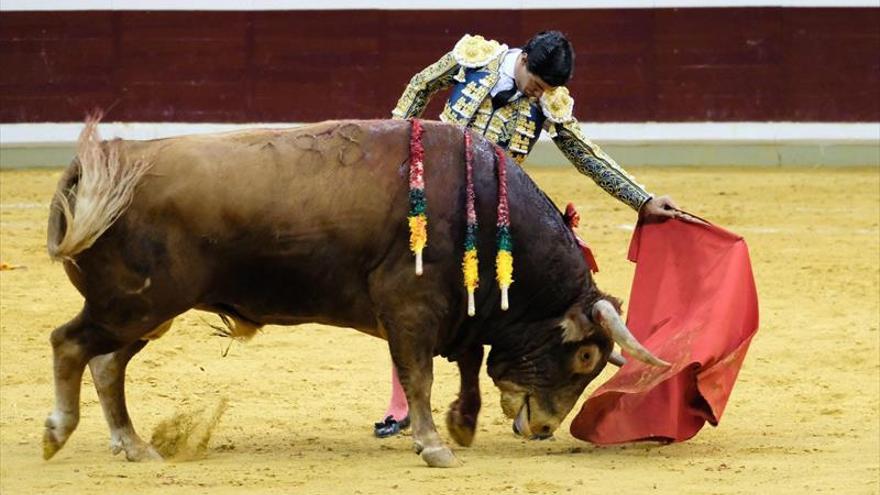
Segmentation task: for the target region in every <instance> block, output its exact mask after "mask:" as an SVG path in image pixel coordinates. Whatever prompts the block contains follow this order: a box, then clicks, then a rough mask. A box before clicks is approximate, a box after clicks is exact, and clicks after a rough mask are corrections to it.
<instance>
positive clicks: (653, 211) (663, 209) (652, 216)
mask: <svg viewBox="0 0 880 495" xmlns="http://www.w3.org/2000/svg"><path fill="white" fill-rule="evenodd" d="M680 212H681V210H679V209H678V206H677V205H676V204H675V202H674V201H672V198H670V197H669V196H659V197H653V198H651V199H650V200H648V202H647V203H645V204H644V205H642V209H641V210H640V211H639V213H640V214H641V215H642V216H644V217H645V218H647V219H649V220H664V219H666V218H676V217H678V216H679V213H680Z"/></svg>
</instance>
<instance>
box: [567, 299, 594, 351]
mask: <svg viewBox="0 0 880 495" xmlns="http://www.w3.org/2000/svg"><path fill="white" fill-rule="evenodd" d="M560 326H561V327H562V342H563V343H569V342H580V341H582V340H584V339H585V338H587V337H589V336H590V334H591V333H593V326H592V325H591V324H590V321H589V320H587V317H586V316H584V312H583V310H582V309H581V307H580V306H578V305H577V304H576V305H575V306H574V307H572V308H571V309H569V310H568V312H567V313H566V314H565V318H563V319H562V322H561V323H560Z"/></svg>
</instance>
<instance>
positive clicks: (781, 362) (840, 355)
mask: <svg viewBox="0 0 880 495" xmlns="http://www.w3.org/2000/svg"><path fill="white" fill-rule="evenodd" d="M631 171H632V172H633V173H634V174H635V175H636V177H638V178H639V180H640V181H643V182H644V183H645V184H648V185H649V186H650V188H651V190H653V191H658V192H664V193H668V194H670V195H672V196H673V197H674V198H676V199H677V200H678V202H679V203H680V205H681V206H682V207H683V208H685V209H688V210H690V211H693V212H695V213H697V214H699V215H701V216H703V217H705V218H707V219H709V220H711V221H713V222H715V223H717V224H719V225H721V226H724V227H726V228H728V229H730V230H733V231H734V232H738V233H740V234H742V235H743V236H745V238H746V240H747V241H748V244H749V247H750V249H751V254H752V262H753V265H754V271H755V276H756V278H757V285H758V292H759V295H760V301H761V329H760V330H759V332H758V334H757V336H756V337H755V339H754V341H753V343H752V348H751V350H750V352H749V355H748V357H747V358H746V361H745V365H744V367H743V370H742V372H741V374H740V379H739V382H738V384H737V386H736V388H735V390H734V392H733V395H732V397H731V400H730V404H729V406H728V408H727V410H726V412H725V415H724V417H723V418H722V420H721V424H720V426H719V427H718V428H711V427H706V428H705V429H704V430H703V431H702V432H701V433H700V434H699V435H697V436H696V437H695V438H694V439H692V440H690V441H688V442H685V443H682V444H676V445H669V446H657V445H646V444H645V445H628V446H621V447H613V448H597V447H593V446H591V445H589V444H587V443H584V442H581V441H579V440H577V439H574V438H572V437H571V436H570V435H569V434H568V422H569V421H570V420H571V415H570V416H569V418H568V421H566V423H565V424H564V425H563V426H562V428H560V430H559V432H558V433H557V437H556V439H555V440H552V441H545V442H525V441H522V440H519V439H517V438H515V437H514V436H513V434H512V433H511V432H510V424H509V422H508V421H507V420H506V419H505V418H504V416H503V414H502V412H501V409H500V407H499V404H498V393H497V391H496V390H495V388H494V387H493V386H492V385H491V381H490V380H489V379H488V377H486V376H485V372H484V375H483V380H482V384H483V414H482V416H481V419H480V424H479V426H478V434H477V439H476V442H475V445H474V446H473V447H472V448H468V449H465V448H456V449H455V450H456V453H457V455H458V456H459V458H460V459H461V460H462V461H463V462H464V466H463V467H461V468H459V469H455V470H434V469H428V468H426V467H425V466H424V464H423V463H422V461H421V459H419V457H418V456H416V455H414V454H413V453H412V451H411V441H410V440H411V439H410V438H409V437H405V436H404V437H398V438H392V439H386V440H377V439H374V438H373V437H372V422H373V421H374V420H377V419H378V418H379V415H380V414H381V413H382V411H383V410H384V406H385V401H386V400H387V394H388V389H389V384H388V376H389V358H388V353H387V348H386V345H385V342H383V341H380V340H378V339H373V338H371V337H368V336H365V335H362V334H359V333H357V332H354V331H352V330H347V329H337V328H329V327H323V326H319V325H304V326H301V327H298V328H283V327H267V328H266V329H265V331H264V332H263V334H262V335H260V336H258V337H257V338H256V339H254V340H253V341H252V342H251V343H249V344H245V345H242V344H238V343H233V344H232V345H231V348H229V351H228V355H226V356H225V357H223V352H224V351H225V350H226V348H227V346H228V345H229V342H228V341H226V340H224V339H221V338H219V337H213V336H212V335H211V333H212V330H211V328H210V327H209V323H217V321H218V320H217V318H216V317H215V316H213V315H210V314H206V313H198V312H190V313H187V314H186V315H184V316H182V317H181V318H179V319H178V320H177V322H176V323H175V327H174V328H173V329H172V330H171V332H169V333H168V334H167V335H166V336H165V337H163V338H162V339H160V340H158V341H157V342H154V343H152V344H150V345H149V346H148V347H147V348H146V349H145V350H144V351H143V352H142V353H141V354H140V355H139V356H137V357H136V358H135V359H134V360H133V361H132V364H131V366H130V367H129V373H128V390H127V391H128V399H129V401H128V403H129V408H130V410H131V413H132V416H133V420H134V423H135V426H136V427H138V429H139V431H140V432H141V434H142V436H143V437H144V438H146V439H149V438H150V436H151V433H152V432H153V431H154V430H155V429H156V428H157V426H158V425H159V424H160V422H162V421H163V420H168V419H170V418H172V416H174V415H175V413H180V414H182V416H178V418H177V419H178V420H194V421H195V423H193V425H194V427H195V430H194V433H193V435H194V437H201V438H204V437H206V436H207V435H208V434H210V432H209V431H207V430H206V428H207V427H206V425H205V423H210V417H211V415H212V414H214V413H215V412H216V411H217V409H218V407H221V405H222V404H224V402H225V404H226V405H227V407H226V410H225V414H223V416H222V418H221V420H220V421H219V423H217V424H216V425H213V426H214V427H215V428H214V429H213V434H212V435H211V437H210V442H209V443H208V446H207V451H206V452H204V453H203V454H202V455H198V454H197V453H196V454H193V453H190V454H189V456H188V457H187V455H182V456H181V458H180V459H178V460H176V461H170V462H165V463H148V464H135V463H129V462H126V461H125V460H124V459H123V458H122V456H118V457H113V456H111V454H110V451H109V449H108V443H109V434H108V430H107V426H106V424H105V422H104V418H103V416H102V413H101V408H100V405H99V404H98V402H97V397H96V394H95V391H94V388H93V386H92V383H91V379H90V377H89V374H88V372H86V375H85V378H84V383H83V393H82V418H81V421H80V424H79V428H78V430H77V431H76V432H75V433H74V434H73V436H72V437H71V439H70V441H69V442H68V443H67V445H66V446H65V448H64V449H63V450H62V451H61V452H59V453H58V455H57V456H56V457H55V458H54V459H52V460H51V461H49V462H44V461H43V460H42V458H41V452H42V447H41V438H42V430H43V421H44V419H45V417H46V415H47V413H49V411H50V409H51V407H52V404H53V391H52V376H51V353H50V347H49V343H48V336H49V333H50V332H51V331H52V329H54V328H55V327H56V326H58V325H60V324H62V323H64V322H66V321H67V320H69V319H70V318H71V317H72V316H74V315H75V314H76V312H77V311H78V310H79V308H80V305H81V298H80V296H79V294H78V293H77V292H76V291H75V290H74V288H73V286H72V285H70V283H69V282H68V281H67V279H66V277H65V275H64V273H63V270H62V268H61V266H60V265H57V264H52V263H50V262H49V260H48V257H47V255H46V252H45V251H46V250H45V231H46V218H47V211H48V202H49V200H50V198H51V196H52V193H53V191H54V189H55V184H56V181H57V179H58V177H59V175H60V170H51V171H45V170H41V171H4V172H2V173H0V193H2V194H0V196H2V197H0V241H2V243H0V262H3V263H7V264H10V265H14V266H18V268H17V269H14V270H8V271H7V270H4V271H2V272H0V317H2V325H0V384H2V387H0V492H2V493H3V494H36V493H53V494H58V493H122V492H123V491H126V490H129V491H133V490H136V491H137V493H143V494H149V493H162V494H169V493H211V494H220V493H230V492H243V491H246V492H247V493H308V494H315V493H352V494H361V493H363V494H366V493H383V494H386V493H406V494H408V493H438V494H453V493H469V494H470V493H496V494H507V493H541V494H544V493H548V494H549V493H602V492H607V491H611V492H614V493H646V492H657V493H697V494H707V493H774V494H775V493H814V492H826V493H828V492H834V493H878V491H880V484H878V480H880V467H878V466H880V414H878V401H880V383H878V381H880V355H878V347H880V332H878V327H880V287H878V282H880V233H878V232H880V231H878V221H880V211H878V210H880V172H878V169H877V168H876V167H873V168H862V169H833V170H829V169H778V168H774V169H766V168H745V169H743V168H738V169H720V168H711V169H710V168H681V169H674V168H669V169H666V168H663V169H659V168H651V169H638V168H633V169H632V170H631ZM531 172H532V174H533V176H534V177H535V179H536V180H537V181H538V183H539V184H540V185H541V186H542V187H543V188H544V189H545V190H546V191H548V192H549V193H550V195H551V196H552V197H553V198H554V200H555V201H556V202H557V204H559V205H561V206H564V205H565V203H566V202H568V201H574V202H575V204H577V205H579V207H580V208H579V209H580V211H581V215H582V222H581V227H580V229H579V230H580V232H581V234H582V235H583V237H585V238H586V239H587V240H588V241H590V242H591V244H592V245H593V250H594V252H595V253H596V254H597V258H598V261H599V265H600V267H601V269H602V271H601V273H599V275H598V283H599V284H600V286H601V287H602V288H604V289H605V290H606V291H609V292H611V293H613V294H617V295H619V296H623V297H626V296H627V295H628V292H629V283H630V281H631V277H632V272H633V266H632V265H631V264H630V263H629V262H627V261H626V260H625V255H626V250H627V247H628V243H629V237H630V234H631V229H632V225H633V222H634V221H635V215H634V213H633V212H632V211H629V210H628V209H627V208H626V207H624V206H622V205H621V204H619V203H617V202H615V201H614V200H613V199H611V198H610V197H608V196H606V195H605V194H604V193H603V192H602V191H601V190H600V189H599V188H598V187H595V186H593V185H592V184H591V183H590V182H589V181H588V180H587V179H585V178H581V177H580V176H578V174H577V172H575V171H574V170H573V169H568V168H559V169H533V170H531ZM435 363H436V366H435V367H436V369H437V371H436V380H435V386H434V413H435V418H436V420H437V421H438V423H439V424H443V415H444V414H445V411H446V406H447V404H448V403H449V402H450V401H451V400H452V399H453V396H454V394H455V391H456V388H457V385H458V378H457V371H456V370H455V368H454V366H453V365H451V364H449V363H447V362H445V361H444V360H440V359H438V360H436V361H435ZM609 368H610V367H609ZM610 372H611V371H609V370H606V373H610ZM607 376H608V375H606V376H605V377H602V378H607ZM599 381H601V379H600V380H597V382H594V384H593V385H592V386H591V387H590V389H589V391H592V390H593V389H595V387H596V386H597V384H598V382H599ZM579 409H580V403H579V404H578V405H577V406H576V407H575V411H577V410H579ZM199 410H202V411H203V412H202V413H201V416H199ZM200 417H201V418H202V419H201V420H199V418H200ZM200 421H201V422H200ZM208 426H210V425H208ZM441 434H443V435H445V431H443V430H442V429H441ZM195 440H198V438H195ZM243 489H245V490H243Z"/></svg>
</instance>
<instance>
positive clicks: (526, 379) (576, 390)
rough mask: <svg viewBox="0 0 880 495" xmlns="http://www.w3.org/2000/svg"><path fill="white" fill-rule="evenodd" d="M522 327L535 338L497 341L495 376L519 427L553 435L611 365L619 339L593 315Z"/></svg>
mask: <svg viewBox="0 0 880 495" xmlns="http://www.w3.org/2000/svg"><path fill="white" fill-rule="evenodd" d="M576 311H581V309H580V308H578V309H577V310H576ZM519 331H522V332H523V335H529V336H530V338H529V339H528V340H522V341H520V342H518V343H517V345H514V346H510V347H507V346H493V348H492V351H491V352H490V354H489V359H488V363H487V364H488V372H489V376H490V377H492V380H493V381H494V382H495V385H496V386H497V387H498V388H499V389H500V390H501V407H502V409H503V410H504V414H505V415H507V417H509V418H511V419H513V420H514V430H516V431H517V433H519V434H521V435H523V436H525V437H528V438H547V437H549V436H551V435H552V434H553V432H554V431H555V430H556V429H557V428H558V427H559V425H560V423H562V420H563V419H565V416H566V415H568V413H569V411H571V409H572V407H574V404H575V403H576V402H577V400H578V398H579V397H580V396H581V394H582V393H583V391H584V389H585V388H586V387H587V385H588V384H589V383H590V382H591V381H593V379H594V378H596V376H598V375H599V373H601V372H602V369H603V368H605V365H606V363H607V362H608V358H609V356H610V354H611V351H612V349H613V341H612V340H611V338H610V337H609V336H608V334H607V333H606V332H604V331H603V329H602V328H600V327H599V326H598V325H594V324H593V323H591V322H590V321H589V319H587V318H585V317H577V315H572V314H569V315H566V317H565V318H564V319H563V320H562V321H561V322H560V321H558V320H557V321H555V322H544V323H541V324H536V325H535V326H532V327H530V328H524V329H519ZM517 348H518V349H517Z"/></svg>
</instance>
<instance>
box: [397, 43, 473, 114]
mask: <svg viewBox="0 0 880 495" xmlns="http://www.w3.org/2000/svg"><path fill="white" fill-rule="evenodd" d="M460 69H461V67H460V66H459V64H458V62H457V61H456V59H455V57H454V56H453V53H452V52H449V53H447V54H446V55H443V57H442V58H441V59H440V60H438V61H436V62H434V63H433V64H431V65H429V66H428V67H426V68H425V69H424V70H422V71H421V72H419V73H418V74H416V75H415V76H413V78H412V79H411V80H410V82H409V85H407V87H406V89H405V90H404V91H403V95H402V96H401V97H400V100H398V102H397V106H396V107H394V110H393V111H392V112H391V116H392V118H395V119H408V118H411V117H419V116H421V115H422V112H424V111H425V107H426V106H427V105H428V100H430V99H431V96H432V95H433V94H434V93H436V92H437V91H440V90H441V89H446V88H448V87H450V86H452V85H453V84H455V79H454V78H455V75H456V74H457V73H458V71H459V70H460Z"/></svg>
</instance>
